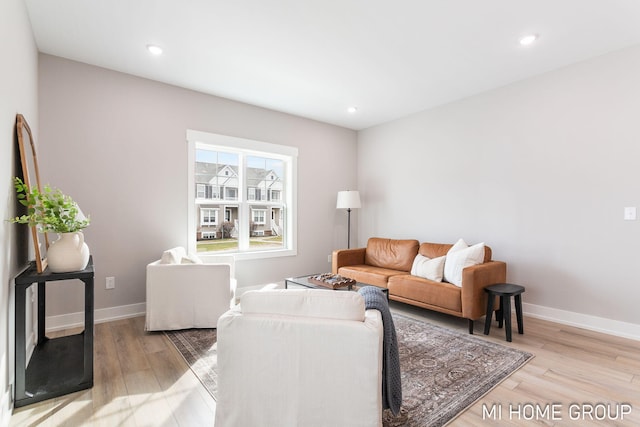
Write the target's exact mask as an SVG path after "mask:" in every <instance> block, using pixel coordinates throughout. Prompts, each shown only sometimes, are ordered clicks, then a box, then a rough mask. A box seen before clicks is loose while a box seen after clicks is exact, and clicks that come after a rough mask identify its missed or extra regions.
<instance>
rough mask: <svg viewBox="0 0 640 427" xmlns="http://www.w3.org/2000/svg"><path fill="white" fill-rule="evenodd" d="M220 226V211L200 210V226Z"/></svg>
mask: <svg viewBox="0 0 640 427" xmlns="http://www.w3.org/2000/svg"><path fill="white" fill-rule="evenodd" d="M217 224H218V209H211V208H200V225H202V226H205V227H210V226H213V225H217Z"/></svg>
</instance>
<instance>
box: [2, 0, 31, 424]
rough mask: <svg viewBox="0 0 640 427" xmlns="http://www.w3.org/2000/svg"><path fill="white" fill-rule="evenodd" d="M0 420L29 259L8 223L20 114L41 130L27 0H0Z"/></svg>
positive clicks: (18, 232)
mask: <svg viewBox="0 0 640 427" xmlns="http://www.w3.org/2000/svg"><path fill="white" fill-rule="evenodd" d="M0 56H1V57H2V66H1V67H0V201H1V202H0V211H1V212H2V214H1V215H0V292H1V294H0V312H1V313H2V315H1V316H0V425H1V424H6V423H7V420H8V417H9V416H10V415H11V413H10V412H9V407H8V405H9V396H10V393H9V390H8V385H9V384H10V383H11V382H13V354H14V353H13V345H14V339H13V335H14V334H13V328H14V308H13V307H14V305H13V301H14V293H13V278H14V276H15V275H16V274H17V273H18V272H19V271H20V270H21V269H22V268H24V267H25V265H26V263H27V261H28V258H29V257H28V250H29V241H28V229H27V227H25V226H20V225H14V224H10V223H7V222H6V221H4V219H6V218H9V217H11V216H14V215H15V214H16V203H15V200H16V197H15V192H14V189H13V177H14V176H16V175H18V174H20V166H19V163H16V162H19V154H18V149H17V141H16V137H15V123H16V114H17V113H21V114H23V115H24V116H25V118H26V119H27V121H28V122H29V125H30V127H31V130H32V131H33V132H34V134H35V135H34V136H35V137H36V138H37V135H38V91H37V71H38V53H37V50H36V46H35V42H34V41H33V36H32V35H31V26H30V24H29V18H28V17H27V12H26V8H25V5H24V2H23V1H21V0H7V1H2V2H0Z"/></svg>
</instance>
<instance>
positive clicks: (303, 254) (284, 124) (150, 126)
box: [39, 55, 356, 316]
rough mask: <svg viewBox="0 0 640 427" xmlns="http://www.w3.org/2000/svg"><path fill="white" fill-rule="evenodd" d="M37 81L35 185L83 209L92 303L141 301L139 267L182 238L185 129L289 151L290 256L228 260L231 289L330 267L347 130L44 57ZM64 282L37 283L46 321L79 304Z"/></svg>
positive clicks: (350, 146) (342, 225) (351, 182)
mask: <svg viewBox="0 0 640 427" xmlns="http://www.w3.org/2000/svg"><path fill="white" fill-rule="evenodd" d="M39 79H40V80H39V81H40V86H39V89H40V104H39V105H40V139H41V142H42V144H41V145H42V149H41V154H40V159H39V161H40V168H41V169H42V181H43V183H45V182H47V183H50V184H51V185H52V186H55V187H58V188H60V189H61V190H62V191H63V192H65V193H67V194H69V195H71V196H72V197H74V199H76V201H78V203H79V204H80V206H81V208H82V209H83V211H84V212H85V213H88V214H90V215H91V219H92V224H91V226H90V227H89V228H87V229H86V231H85V239H86V241H87V243H88V245H89V247H90V249H91V252H92V254H93V256H94V262H95V265H96V308H97V309H101V308H106V307H116V306H123V305H127V304H136V303H143V302H144V301H145V289H144V282H145V267H146V265H147V263H149V262H151V261H153V260H155V259H158V258H159V257H160V255H161V253H162V250H164V249H166V248H170V247H173V246H176V245H186V244H187V234H186V233H187V195H186V190H187V147H186V130H187V129H193V130H198V131H204V132H212V133H220V134H225V135H231V136H237V137H241V138H248V139H254V140H261V141H266V142H271V143H275V144H282V145H290V146H295V147H298V149H299V158H298V178H299V180H298V256H296V257H286V258H270V259H264V260H254V261H242V262H238V263H237V264H236V276H237V278H238V281H239V286H254V285H258V284H263V283H269V282H273V281H278V280H283V279H284V278H285V277H288V276H291V275H300V274H305V273H315V272H322V271H330V264H328V263H327V255H328V254H330V253H331V251H332V250H333V249H335V248H337V247H344V245H345V243H346V242H345V241H346V237H344V236H346V216H345V215H346V214H345V213H344V212H339V211H336V209H335V203H336V195H337V192H338V191H339V190H342V189H345V188H353V187H355V182H356V171H355V168H354V165H355V163H356V133H355V132H354V131H351V130H347V129H344V128H340V127H336V126H332V125H327V124H323V123H319V122H315V121H312V120H307V119H302V118H299V117H295V116H291V115H288V114H283V113H279V112H275V111H270V110H266V109H263V108H258V107H254V106H250V105H247V104H242V103H238V102H233V101H229V100H225V99H222V98H218V97H214V96H209V95H204V94H201V93H197V92H193V91H189V90H185V89H180V88H177V87H174V86H169V85H166V84H162V83H158V82H153V81H150V80H145V79H141V78H137V77H133V76H130V75H126V74H122V73H117V72H113V71H108V70H105V69H101V68H97V67H93V66H89V65H85V64H81V63H77V62H73V61H69V60H66V59H62V58H58V57H53V56H49V55H41V56H40V75H39ZM106 276H115V278H116V289H115V290H109V291H107V290H105V289H104V281H105V277H106ZM74 286H75V288H74ZM70 287H71V288H72V289H74V290H73V291H72V292H69V291H68V290H66V289H62V288H61V289H59V290H58V289H54V288H53V287H51V289H50V290H48V296H49V297H50V302H48V306H47V314H48V315H49V316H51V315H58V314H62V313H73V312H77V311H81V310H82V293H81V292H80V285H79V284H78V285H77V286H76V285H70ZM75 289H77V292H76V291H75Z"/></svg>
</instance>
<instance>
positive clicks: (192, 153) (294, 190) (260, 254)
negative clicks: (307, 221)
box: [187, 129, 298, 260]
mask: <svg viewBox="0 0 640 427" xmlns="http://www.w3.org/2000/svg"><path fill="white" fill-rule="evenodd" d="M198 142H200V143H204V144H207V145H213V146H220V149H221V150H225V149H226V150H228V148H229V147H234V148H236V149H240V150H244V151H246V152H249V153H251V154H255V155H258V156H260V155H268V156H271V157H273V156H276V157H277V156H278V155H281V156H283V158H284V157H288V158H291V161H290V162H285V163H286V165H287V168H286V170H285V172H284V174H285V180H284V182H285V185H286V186H287V187H286V188H285V189H284V190H283V193H284V194H285V195H286V197H285V198H286V200H284V202H285V205H286V206H287V210H288V211H289V212H288V214H287V215H288V218H287V222H286V231H285V233H284V235H285V238H286V242H285V245H284V246H285V247H284V248H282V249H273V250H263V251H247V252H234V253H233V256H234V258H235V259H236V260H244V259H261V258H273V257H283V256H294V255H297V254H298V243H297V231H298V224H297V217H298V215H297V214H298V187H297V177H298V149H297V148H296V147H290V146H286V145H279V144H272V143H269V142H264V141H254V140H251V139H245V138H237V137H233V136H227V135H219V134H213V133H208V132H200V131H196V130H191V129H188V130H187V162H188V168H187V169H188V177H187V184H188V187H187V188H188V191H187V203H188V204H187V215H188V223H187V242H188V247H189V250H190V251H193V252H196V244H197V242H196V223H195V208H196V204H195V194H194V193H195V192H194V191H193V189H194V188H195V185H194V184H195V174H194V172H195V171H194V167H195V157H196V144H197V143H198ZM239 166H240V167H239V170H240V171H242V170H243V166H244V165H239ZM243 191H244V189H243V188H238V200H244V197H243V194H242V193H243ZM240 212H241V214H240V215H241V218H238V220H239V222H241V223H245V224H248V223H249V222H248V219H249V218H248V217H249V209H241V210H240ZM242 216H244V218H242ZM246 234H247V237H246V238H247V239H248V233H246ZM239 243H240V242H239Z"/></svg>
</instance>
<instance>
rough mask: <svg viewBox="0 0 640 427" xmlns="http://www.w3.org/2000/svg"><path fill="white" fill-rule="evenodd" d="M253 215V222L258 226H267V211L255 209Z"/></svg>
mask: <svg viewBox="0 0 640 427" xmlns="http://www.w3.org/2000/svg"><path fill="white" fill-rule="evenodd" d="M251 212H252V213H253V222H254V223H256V224H265V223H266V221H265V219H264V218H265V215H266V213H267V211H266V210H265V209H253V210H252V211H251Z"/></svg>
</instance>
